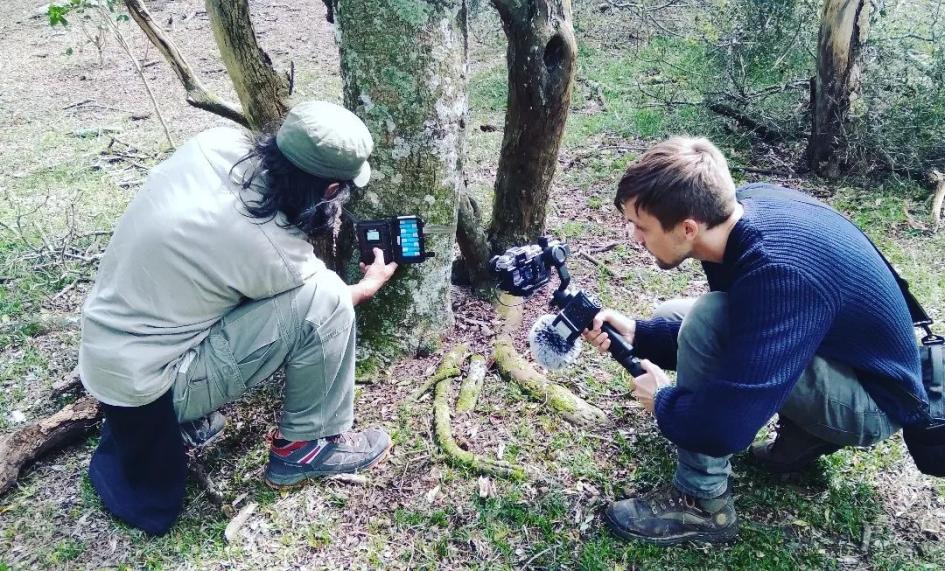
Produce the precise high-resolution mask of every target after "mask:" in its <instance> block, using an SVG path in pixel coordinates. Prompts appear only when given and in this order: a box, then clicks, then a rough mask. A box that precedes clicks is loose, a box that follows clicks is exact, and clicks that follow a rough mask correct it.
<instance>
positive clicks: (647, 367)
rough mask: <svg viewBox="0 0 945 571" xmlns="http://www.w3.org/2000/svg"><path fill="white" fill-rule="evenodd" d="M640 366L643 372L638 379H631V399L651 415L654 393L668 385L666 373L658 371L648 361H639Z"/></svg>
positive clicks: (661, 370) (658, 369)
mask: <svg viewBox="0 0 945 571" xmlns="http://www.w3.org/2000/svg"><path fill="white" fill-rule="evenodd" d="M640 366H641V367H643V370H644V371H645V372H644V373H643V374H642V375H640V376H639V377H636V378H635V379H633V390H631V391H630V392H631V393H632V394H633V398H635V399H637V401H639V402H640V404H642V405H643V408H645V409H646V410H647V411H649V413H650V414H653V397H655V396H656V391H658V390H660V389H661V388H663V387H665V386H668V385H669V384H670V382H669V377H667V376H666V372H665V371H663V369H660V368H659V367H657V366H656V365H654V364H653V363H651V362H650V361H649V360H648V359H643V360H642V361H640Z"/></svg>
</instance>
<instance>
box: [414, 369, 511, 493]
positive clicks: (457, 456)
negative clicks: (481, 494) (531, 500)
mask: <svg viewBox="0 0 945 571" xmlns="http://www.w3.org/2000/svg"><path fill="white" fill-rule="evenodd" d="M451 381H452V377H446V378H444V379H442V380H440V381H439V382H438V383H437V385H436V390H435V391H434V393H433V423H434V432H435V434H436V442H437V444H439V445H440V448H441V449H442V450H443V452H444V453H446V456H447V458H449V461H450V462H451V463H452V464H455V465H459V466H464V467H466V468H470V469H472V470H475V471H476V472H479V473H481V474H489V475H492V476H497V477H501V478H512V479H514V480H524V479H525V469H524V468H522V467H521V466H516V465H514V464H509V463H508V462H502V461H499V460H491V459H489V458H483V457H482V456H478V455H476V454H473V453H472V452H469V451H466V450H463V449H462V448H460V447H459V445H458V444H456V440H455V439H454V438H453V429H452V427H451V426H450V405H449V392H450V384H451Z"/></svg>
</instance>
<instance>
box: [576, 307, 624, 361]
mask: <svg viewBox="0 0 945 571" xmlns="http://www.w3.org/2000/svg"><path fill="white" fill-rule="evenodd" d="M605 321H606V322H607V323H609V324H611V325H612V326H613V328H614V329H616V330H617V333H620V335H621V336H623V338H624V339H626V340H627V343H633V333H634V332H635V331H636V324H637V322H636V321H634V320H632V319H630V318H629V317H627V316H626V315H624V314H622V313H618V312H616V311H613V310H612V309H603V310H601V311H600V312H599V313H598V314H597V315H596V316H595V317H594V322H593V323H592V324H591V328H590V329H585V330H584V333H583V334H582V335H583V336H584V339H585V340H586V341H587V342H588V343H590V344H591V345H593V346H594V347H596V348H597V350H598V351H600V352H601V353H606V352H607V349H609V348H610V337H609V336H608V335H607V334H606V333H604V332H603V331H601V326H603V324H604V322H605Z"/></svg>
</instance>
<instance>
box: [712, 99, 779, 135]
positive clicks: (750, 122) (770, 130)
mask: <svg viewBox="0 0 945 571" xmlns="http://www.w3.org/2000/svg"><path fill="white" fill-rule="evenodd" d="M708 107H709V110H710V111H712V112H714V113H718V114H719V115H722V116H723V117H728V118H729V119H732V120H733V121H735V122H736V123H738V124H739V125H741V126H742V127H744V128H746V129H748V130H749V131H751V132H753V133H755V134H756V135H758V136H759V137H761V138H762V139H764V140H766V141H768V142H771V143H777V142H780V141H783V140H784V139H785V138H786V137H785V134H784V133H783V132H781V130H780V129H778V128H777V127H776V126H774V125H770V124H765V123H762V122H760V121H758V120H756V119H753V118H751V117H749V116H748V115H746V114H745V113H744V112H742V111H740V110H738V109H736V108H734V107H732V106H731V105H728V104H726V103H720V102H714V103H709V105H708Z"/></svg>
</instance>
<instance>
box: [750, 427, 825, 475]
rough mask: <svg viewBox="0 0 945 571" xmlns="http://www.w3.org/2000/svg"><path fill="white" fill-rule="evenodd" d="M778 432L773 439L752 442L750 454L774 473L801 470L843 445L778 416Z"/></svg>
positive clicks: (756, 461) (760, 464)
mask: <svg viewBox="0 0 945 571" xmlns="http://www.w3.org/2000/svg"><path fill="white" fill-rule="evenodd" d="M777 432H778V435H777V437H776V438H775V439H773V440H769V441H768V442H764V443H760V444H752V446H751V448H750V452H751V457H752V459H754V461H755V463H756V464H758V465H759V466H761V467H762V468H764V469H765V470H768V471H769V472H774V473H776V474H787V473H790V472H800V471H801V470H803V469H805V468H807V467H808V466H810V465H811V464H812V463H813V462H814V460H816V459H818V458H820V457H821V456H826V455H827V454H833V453H834V452H836V451H837V450H840V448H842V446H839V445H837V444H833V443H830V442H827V441H826V440H821V439H820V438H817V437H816V436H814V435H813V434H810V433H809V432H805V431H804V430H803V429H802V428H801V427H800V426H798V425H797V424H795V423H794V422H793V421H791V420H790V419H789V418H786V417H783V416H779V417H778V427H777Z"/></svg>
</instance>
